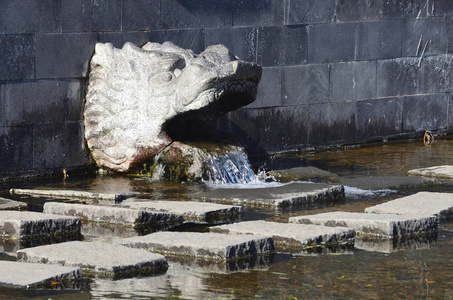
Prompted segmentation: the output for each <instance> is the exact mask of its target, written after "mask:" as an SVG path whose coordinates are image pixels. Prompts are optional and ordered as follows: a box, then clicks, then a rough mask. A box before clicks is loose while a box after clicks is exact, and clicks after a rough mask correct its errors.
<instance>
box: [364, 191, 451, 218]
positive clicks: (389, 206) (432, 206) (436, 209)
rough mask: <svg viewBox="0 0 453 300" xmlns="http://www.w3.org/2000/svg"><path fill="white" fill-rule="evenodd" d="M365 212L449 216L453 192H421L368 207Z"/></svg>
mask: <svg viewBox="0 0 453 300" xmlns="http://www.w3.org/2000/svg"><path fill="white" fill-rule="evenodd" d="M365 212H367V213H375V214H398V215H404V214H411V215H424V216H429V215H435V216H437V217H438V218H440V219H443V218H449V217H451V216H452V215H453V194H450V193H434V192H419V193H417V194H414V195H411V196H407V197H402V198H399V199H396V200H391V201H388V202H386V203H382V204H378V205H375V206H371V207H368V208H366V209H365Z"/></svg>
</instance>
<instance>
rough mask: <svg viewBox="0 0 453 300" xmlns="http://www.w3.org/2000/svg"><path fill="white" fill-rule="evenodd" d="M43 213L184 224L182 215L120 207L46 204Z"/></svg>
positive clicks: (121, 221) (106, 220) (131, 222)
mask: <svg viewBox="0 0 453 300" xmlns="http://www.w3.org/2000/svg"><path fill="white" fill-rule="evenodd" d="M43 211H44V212H45V213H52V214H57V215H69V216H78V217H81V218H84V219H87V220H89V221H94V222H103V223H110V224H124V225H145V226H158V227H159V226H164V227H165V226H166V227H172V226H176V225H180V224H182V223H183V222H184V219H183V217H182V215H179V214H174V213H171V212H165V211H162V212H155V211H147V210H143V209H135V208H126V207H118V206H100V205H89V204H73V203H61V202H46V203H45V204H44V208H43Z"/></svg>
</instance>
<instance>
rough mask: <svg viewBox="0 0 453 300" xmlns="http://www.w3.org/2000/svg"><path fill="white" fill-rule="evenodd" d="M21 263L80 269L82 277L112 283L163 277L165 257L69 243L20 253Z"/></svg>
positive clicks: (107, 245)
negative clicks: (159, 275) (156, 276)
mask: <svg viewBox="0 0 453 300" xmlns="http://www.w3.org/2000/svg"><path fill="white" fill-rule="evenodd" d="M17 258H18V260H21V261H24V262H31V263H46V264H53V265H64V266H73V267H80V268H81V269H82V273H83V275H86V276H97V277H108V278H113V279H118V278H127V277H134V276H147V275H154V274H159V273H163V272H165V271H166V270H167V268H168V263H167V260H166V259H165V257H164V256H162V255H160V254H156V253H150V252H148V251H145V250H140V249H132V248H129V247H126V246H122V245H119V244H111V243H100V242H80V241H74V242H67V243H61V244H54V245H46V246H39V247H34V248H28V249H23V250H19V251H17Z"/></svg>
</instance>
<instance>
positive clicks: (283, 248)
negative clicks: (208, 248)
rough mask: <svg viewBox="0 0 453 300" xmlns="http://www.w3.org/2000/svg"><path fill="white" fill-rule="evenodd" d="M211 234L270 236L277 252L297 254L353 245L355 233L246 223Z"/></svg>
mask: <svg viewBox="0 0 453 300" xmlns="http://www.w3.org/2000/svg"><path fill="white" fill-rule="evenodd" d="M209 230H210V231H211V232H216V233H228V234H245V235H255V234H257V235H265V236H272V237H273V238H274V241H275V248H276V250H277V251H279V252H291V253H292V252H298V251H300V250H305V249H309V248H313V247H315V246H323V245H338V244H354V235H355V231H354V229H351V228H344V227H327V226H317V225H302V224H290V223H276V222H266V221H248V222H240V223H234V224H228V225H220V226H214V227H211V228H209Z"/></svg>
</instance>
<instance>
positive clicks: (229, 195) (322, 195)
mask: <svg viewBox="0 0 453 300" xmlns="http://www.w3.org/2000/svg"><path fill="white" fill-rule="evenodd" d="M194 197H195V198H196V199H202V200H212V201H215V202H227V203H228V202H229V203H240V204H243V205H251V206H265V207H272V206H274V207H276V208H278V207H284V206H301V205H305V204H307V203H317V202H333V201H336V200H339V199H342V198H343V197H344V188H343V186H341V185H329V184H321V183H319V184H313V183H303V182H295V183H291V184H287V185H277V186H272V187H266V188H259V189H256V188H251V189H241V188H229V189H216V190H208V191H205V192H199V193H197V194H195V195H194Z"/></svg>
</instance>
